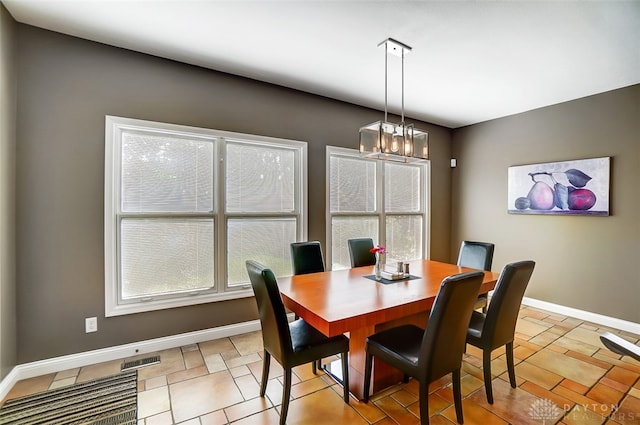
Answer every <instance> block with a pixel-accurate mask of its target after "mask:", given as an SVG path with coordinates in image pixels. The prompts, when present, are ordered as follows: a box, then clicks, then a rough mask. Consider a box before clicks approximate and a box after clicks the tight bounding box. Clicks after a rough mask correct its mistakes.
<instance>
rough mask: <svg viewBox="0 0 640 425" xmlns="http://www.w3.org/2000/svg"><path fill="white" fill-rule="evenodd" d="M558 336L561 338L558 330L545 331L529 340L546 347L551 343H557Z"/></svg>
mask: <svg viewBox="0 0 640 425" xmlns="http://www.w3.org/2000/svg"><path fill="white" fill-rule="evenodd" d="M558 338H560V336H559V335H558V334H557V333H556V332H551V331H545V332H541V333H539V334H538V335H536V336H534V337H533V338H531V339H529V342H530V343H532V344H536V345H539V346H541V347H545V346H547V345H549V344H552V343H555V342H556V340H557V339H558Z"/></svg>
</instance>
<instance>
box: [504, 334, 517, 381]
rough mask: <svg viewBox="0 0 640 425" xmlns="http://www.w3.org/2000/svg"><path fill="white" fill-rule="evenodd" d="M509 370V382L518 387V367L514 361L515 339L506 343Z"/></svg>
mask: <svg viewBox="0 0 640 425" xmlns="http://www.w3.org/2000/svg"><path fill="white" fill-rule="evenodd" d="M506 354H507V370H508V371H509V383H510V384H511V387H512V388H515V387H516V368H515V365H514V362H513V341H511V342H508V343H507V345H506Z"/></svg>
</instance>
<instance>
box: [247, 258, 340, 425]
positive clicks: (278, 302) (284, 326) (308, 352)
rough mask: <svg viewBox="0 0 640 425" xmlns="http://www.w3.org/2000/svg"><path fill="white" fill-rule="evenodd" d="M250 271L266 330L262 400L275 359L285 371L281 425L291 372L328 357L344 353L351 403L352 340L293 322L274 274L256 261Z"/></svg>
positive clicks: (287, 403) (250, 263) (248, 270)
mask: <svg viewBox="0 0 640 425" xmlns="http://www.w3.org/2000/svg"><path fill="white" fill-rule="evenodd" d="M246 266H247V272H248V274H249V280H251V286H252V288H253V292H254V294H255V297H256V302H257V304H258V314H259V316H260V325H261V327H262V340H263V346H264V358H263V365H262V382H261V384H260V397H264V394H265V392H266V389H267V380H268V379H269V366H270V363H271V357H273V358H275V359H276V361H277V362H278V363H280V365H281V366H282V368H283V369H284V383H283V385H282V408H281V411H280V425H284V424H285V422H286V419H287V411H288V409H289V397H290V395H291V370H292V369H293V368H294V367H296V366H299V365H302V364H305V363H311V362H314V361H316V360H319V359H321V358H324V357H329V356H333V355H336V354H340V355H341V357H342V379H343V388H344V394H343V396H344V402H345V403H347V404H348V403H349V366H348V352H349V338H347V337H346V336H344V335H338V336H334V337H331V338H329V337H326V336H325V335H323V334H322V333H320V331H318V330H317V329H315V328H314V327H312V326H311V325H309V324H308V323H307V322H305V321H304V320H302V319H299V320H294V321H293V322H291V323H289V322H288V320H287V313H286V311H285V308H284V304H283V302H282V297H281V296H280V290H279V289H278V283H277V281H276V277H275V276H274V274H273V272H272V271H271V270H270V269H268V268H266V267H264V266H263V265H261V264H259V263H257V262H255V261H251V260H249V261H247V262H246Z"/></svg>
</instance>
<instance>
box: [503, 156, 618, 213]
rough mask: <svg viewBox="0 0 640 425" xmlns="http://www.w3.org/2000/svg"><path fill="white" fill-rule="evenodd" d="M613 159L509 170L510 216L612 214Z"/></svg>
mask: <svg viewBox="0 0 640 425" xmlns="http://www.w3.org/2000/svg"><path fill="white" fill-rule="evenodd" d="M610 162H611V157H603V158H591V159H578V160H572V161H562V162H548V163H542V164H530V165H518V166H513V167H509V180H508V181H509V189H508V196H507V198H508V200H507V202H508V206H507V210H508V212H509V213H510V214H555V215H604V216H607V215H609V177H610Z"/></svg>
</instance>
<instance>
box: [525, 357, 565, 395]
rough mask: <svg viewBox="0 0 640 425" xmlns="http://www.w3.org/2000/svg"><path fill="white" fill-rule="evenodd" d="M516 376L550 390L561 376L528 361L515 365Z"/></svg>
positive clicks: (560, 379)
mask: <svg viewBox="0 0 640 425" xmlns="http://www.w3.org/2000/svg"><path fill="white" fill-rule="evenodd" d="M515 369H516V376H517V377H518V378H520V379H524V380H526V381H531V382H533V383H534V384H536V385H539V386H541V387H542V388H544V389H547V390H550V389H551V388H553V387H555V386H556V385H558V384H559V383H560V381H562V379H563V378H562V376H560V375H558V374H556V373H553V372H549V371H548V370H545V369H542V368H540V367H538V366H536V365H534V364H531V363H529V362H526V361H525V362H522V363H520V364H518V365H516V367H515Z"/></svg>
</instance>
